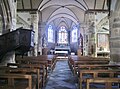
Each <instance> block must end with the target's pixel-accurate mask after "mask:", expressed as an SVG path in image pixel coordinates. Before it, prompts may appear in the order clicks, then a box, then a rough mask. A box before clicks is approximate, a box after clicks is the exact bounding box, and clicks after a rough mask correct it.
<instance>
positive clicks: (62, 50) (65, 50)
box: [55, 45, 71, 56]
mask: <svg viewBox="0 0 120 89" xmlns="http://www.w3.org/2000/svg"><path fill="white" fill-rule="evenodd" d="M70 51H71V50H70V46H64V45H62V46H56V47H55V54H57V55H59V56H67V55H68V54H69V53H70Z"/></svg>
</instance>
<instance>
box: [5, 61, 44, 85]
mask: <svg viewBox="0 0 120 89" xmlns="http://www.w3.org/2000/svg"><path fill="white" fill-rule="evenodd" d="M7 66H8V67H17V68H29V69H39V74H38V75H39V76H40V77H42V78H41V79H42V83H39V84H40V85H41V86H40V87H43V86H44V84H45V81H46V75H45V73H44V72H45V66H44V65H39V64H19V63H8V64H7Z"/></svg>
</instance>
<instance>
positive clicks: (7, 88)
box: [0, 73, 35, 89]
mask: <svg viewBox="0 0 120 89" xmlns="http://www.w3.org/2000/svg"><path fill="white" fill-rule="evenodd" d="M1 79H2V80H8V84H6V85H2V86H0V89H35V88H33V86H32V85H33V84H32V83H33V81H32V76H31V75H27V74H5V73H3V74H2V73H0V80H1ZM15 79H17V81H19V80H21V79H24V81H26V80H27V81H28V84H23V83H22V85H20V84H19V85H17V86H15V84H14V82H15ZM19 82H20V81H19Z"/></svg>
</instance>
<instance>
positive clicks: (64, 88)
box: [45, 60, 77, 89]
mask: <svg viewBox="0 0 120 89" xmlns="http://www.w3.org/2000/svg"><path fill="white" fill-rule="evenodd" d="M76 79H77V78H75V77H74V76H73V74H72V72H71V70H70V68H69V66H68V61H67V60H58V61H57V63H56V66H55V69H54V71H53V72H52V73H51V74H50V77H49V79H48V82H47V84H46V87H45V89H77V87H76V83H77V80H76Z"/></svg>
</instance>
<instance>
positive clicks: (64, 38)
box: [58, 26, 68, 44]
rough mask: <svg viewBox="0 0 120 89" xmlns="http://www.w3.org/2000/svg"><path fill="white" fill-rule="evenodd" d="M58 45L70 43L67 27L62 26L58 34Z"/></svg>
mask: <svg viewBox="0 0 120 89" xmlns="http://www.w3.org/2000/svg"><path fill="white" fill-rule="evenodd" d="M58 43H59V44H67V43H68V33H67V31H66V29H65V26H61V27H60V29H59V32H58Z"/></svg>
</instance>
